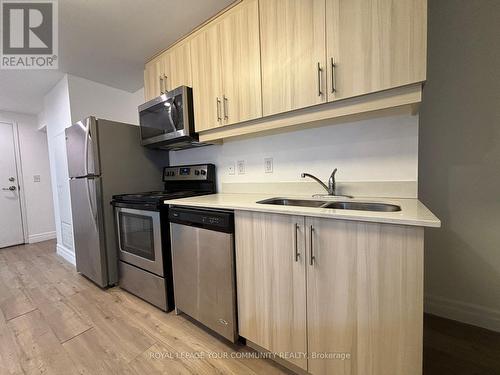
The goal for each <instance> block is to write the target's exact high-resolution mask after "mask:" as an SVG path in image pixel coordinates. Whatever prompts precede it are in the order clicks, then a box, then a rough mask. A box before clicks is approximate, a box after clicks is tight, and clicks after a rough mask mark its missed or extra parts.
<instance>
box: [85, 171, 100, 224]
mask: <svg viewBox="0 0 500 375" xmlns="http://www.w3.org/2000/svg"><path fill="white" fill-rule="evenodd" d="M85 180H86V181H85V183H86V185H87V186H86V188H87V189H86V190H87V199H88V201H89V207H90V214H91V215H92V218H93V219H94V220H93V221H94V226H95V229H96V231H99V227H98V223H97V210H95V209H94V204H93V203H92V197H91V195H92V194H91V192H90V185H89V182H90V181H92V180H93V179H91V178H86V179H85Z"/></svg>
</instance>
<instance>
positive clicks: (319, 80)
mask: <svg viewBox="0 0 500 375" xmlns="http://www.w3.org/2000/svg"><path fill="white" fill-rule="evenodd" d="M322 72H323V69H321V65H320V63H318V96H321V95H323V92H322V91H321V73H322Z"/></svg>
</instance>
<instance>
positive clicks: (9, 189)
mask: <svg viewBox="0 0 500 375" xmlns="http://www.w3.org/2000/svg"><path fill="white" fill-rule="evenodd" d="M2 190H6V191H15V190H16V187H15V186H9V187H6V188H2Z"/></svg>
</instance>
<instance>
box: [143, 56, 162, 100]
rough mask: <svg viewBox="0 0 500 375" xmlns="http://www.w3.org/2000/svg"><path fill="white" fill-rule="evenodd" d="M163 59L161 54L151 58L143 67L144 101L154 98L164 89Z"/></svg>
mask: <svg viewBox="0 0 500 375" xmlns="http://www.w3.org/2000/svg"><path fill="white" fill-rule="evenodd" d="M164 72H165V60H164V58H163V57H162V56H158V57H157V58H155V59H153V60H151V61H150V62H148V63H147V64H146V67H145V69H144V98H145V100H146V101H148V100H151V99H153V98H156V97H157V96H158V95H161V94H162V93H163V92H164V90H165V86H164V85H165V81H164Z"/></svg>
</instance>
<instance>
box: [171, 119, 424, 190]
mask: <svg viewBox="0 0 500 375" xmlns="http://www.w3.org/2000/svg"><path fill="white" fill-rule="evenodd" d="M268 157H272V158H273V159H274V163H273V164H274V172H273V173H272V174H269V173H265V172H264V158H268ZM170 160H171V163H172V164H189V163H203V162H212V163H214V164H215V165H216V166H217V174H218V182H219V188H220V185H221V183H228V182H238V183H239V182H278V181H279V182H283V181H286V182H289V181H299V180H300V173H301V172H309V173H312V174H315V175H317V176H318V177H320V178H322V179H323V180H327V179H328V177H329V176H330V173H331V172H332V170H333V168H335V167H336V168H338V169H339V171H338V173H337V179H338V181H362V182H365V181H417V169H418V116H410V115H398V116H392V117H384V118H376V119H372V120H365V121H358V122H352V123H345V124H337V125H331V126H325V127H320V128H313V129H305V130H299V131H294V132H286V133H281V134H275V135H263V136H259V137H254V138H247V139H240V140H228V141H225V143H224V144H222V145H219V146H217V145H216V146H209V147H202V148H199V149H190V150H183V151H175V152H171V153H170ZM238 160H244V161H245V164H246V171H245V174H244V175H238V173H237V172H236V174H235V175H229V173H228V165H229V164H231V163H236V162H237V161H238Z"/></svg>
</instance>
